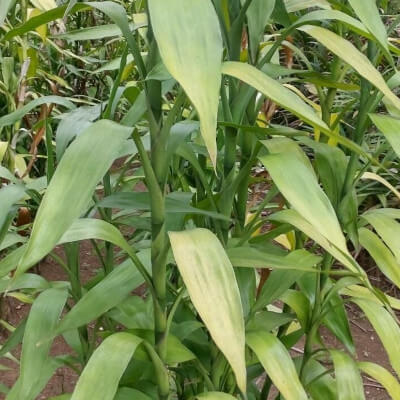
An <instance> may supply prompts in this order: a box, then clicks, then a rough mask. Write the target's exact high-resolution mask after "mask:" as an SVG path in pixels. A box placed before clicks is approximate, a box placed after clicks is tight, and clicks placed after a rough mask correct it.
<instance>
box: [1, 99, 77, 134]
mask: <svg viewBox="0 0 400 400" xmlns="http://www.w3.org/2000/svg"><path fill="white" fill-rule="evenodd" d="M42 104H59V105H60V106H64V107H66V108H68V109H73V108H75V106H74V104H73V103H71V102H70V101H69V100H67V99H65V98H64V97H60V96H43V97H38V98H37V99H35V100H32V101H30V102H29V103H28V104H26V105H24V106H23V107H20V108H18V109H17V110H15V111H14V112H12V113H10V114H7V115H5V116H4V117H1V118H0V129H1V128H3V127H4V126H7V125H12V124H15V123H16V122H17V121H19V120H20V119H21V118H22V117H23V116H24V115H25V114H27V113H28V112H30V111H32V110H33V109H34V108H36V107H38V106H40V105H42Z"/></svg>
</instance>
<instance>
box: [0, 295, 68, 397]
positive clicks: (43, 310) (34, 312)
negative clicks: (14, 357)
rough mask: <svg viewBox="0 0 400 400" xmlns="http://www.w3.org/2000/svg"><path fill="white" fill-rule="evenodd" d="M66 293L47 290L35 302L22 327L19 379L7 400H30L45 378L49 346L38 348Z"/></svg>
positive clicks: (53, 325) (58, 313)
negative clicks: (41, 380)
mask: <svg viewBox="0 0 400 400" xmlns="http://www.w3.org/2000/svg"><path fill="white" fill-rule="evenodd" d="M67 295H68V292H67V291H66V290H60V289H49V290H46V291H44V292H43V293H41V294H40V296H39V297H38V298H37V299H36V300H35V301H34V303H33V305H32V309H31V311H30V313H29V317H28V320H27V323H26V327H25V334H24V338H23V342H22V353H21V362H20V376H19V378H18V381H17V383H16V384H15V385H14V386H13V389H12V390H11V392H10V393H9V395H8V396H7V399H8V400H10V399H24V400H30V399H31V400H33V399H34V398H35V397H36V395H37V393H36V386H38V385H39V382H40V379H41V375H42V374H44V370H45V369H46V363H47V362H48V354H49V351H50V347H51V344H52V342H51V341H47V342H46V343H42V344H40V345H39V342H40V341H41V340H43V338H45V337H46V336H47V335H48V333H49V331H51V330H52V329H54V327H55V325H56V324H57V322H58V319H59V317H60V314H61V311H62V310H63V308H64V304H65V302H66V300H67Z"/></svg>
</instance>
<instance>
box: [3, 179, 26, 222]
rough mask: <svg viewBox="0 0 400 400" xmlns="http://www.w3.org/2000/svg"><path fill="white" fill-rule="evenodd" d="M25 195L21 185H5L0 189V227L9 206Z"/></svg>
mask: <svg viewBox="0 0 400 400" xmlns="http://www.w3.org/2000/svg"><path fill="white" fill-rule="evenodd" d="M24 195H25V187H24V186H22V185H7V186H5V187H3V188H1V189H0V204H1V208H0V228H1V227H2V226H3V224H4V222H5V220H6V218H7V214H8V213H9V211H10V209H11V206H12V205H13V204H15V203H16V202H17V201H19V200H21V199H22V198H23V197H24Z"/></svg>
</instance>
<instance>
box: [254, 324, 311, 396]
mask: <svg viewBox="0 0 400 400" xmlns="http://www.w3.org/2000/svg"><path fill="white" fill-rule="evenodd" d="M246 342H247V344H248V346H249V347H250V348H251V349H252V350H253V351H254V353H255V354H256V355H257V357H258V359H259V360H260V362H261V364H262V366H263V367H264V369H265V371H266V372H267V374H268V375H269V377H270V378H271V380H272V382H273V383H274V385H275V386H276V387H277V388H278V390H279V391H280V392H281V393H282V395H283V396H284V398H285V399H286V400H306V399H308V397H307V394H306V392H305V390H304V388H303V386H302V385H301V383H300V380H299V377H298V375H297V372H296V368H295V366H294V364H293V361H292V359H291V358H290V355H289V353H288V351H287V350H286V348H285V346H284V345H283V344H282V343H281V342H280V341H279V339H277V338H276V336H274V335H272V334H271V333H267V332H250V333H248V334H247V335H246Z"/></svg>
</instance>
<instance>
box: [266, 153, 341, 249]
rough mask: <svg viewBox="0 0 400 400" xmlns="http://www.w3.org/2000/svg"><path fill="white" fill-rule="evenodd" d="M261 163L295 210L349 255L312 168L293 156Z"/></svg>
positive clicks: (275, 156) (277, 156)
mask: <svg viewBox="0 0 400 400" xmlns="http://www.w3.org/2000/svg"><path fill="white" fill-rule="evenodd" d="M261 162H262V163H263V164H264V165H265V166H266V168H267V169H268V172H269V173H270V175H271V177H272V179H273V181H274V182H275V184H276V186H277V187H278V188H279V190H280V191H281V193H282V194H283V196H285V198H286V199H287V200H288V201H289V203H290V204H291V205H292V207H293V208H294V209H295V210H296V211H297V212H298V213H299V214H300V215H302V216H303V217H304V219H306V220H307V221H308V222H309V223H310V224H311V225H312V226H314V227H315V228H316V229H317V230H318V231H319V232H320V233H321V234H322V235H323V236H325V238H328V239H329V240H330V241H331V242H332V243H333V244H334V245H335V246H336V247H337V248H338V249H340V250H341V251H343V252H344V253H347V247H346V241H345V238H344V235H343V233H342V230H341V228H340V225H339V222H338V219H337V216H336V214H335V210H334V209H333V206H332V204H331V203H330V201H329V199H328V197H327V196H326V194H325V193H324V192H323V190H322V189H321V187H320V186H319V184H318V181H317V180H316V178H315V175H313V174H312V173H311V172H310V170H309V168H307V167H306V166H305V165H304V163H302V162H301V161H300V160H299V159H298V158H297V157H292V156H291V153H290V152H281V153H276V154H270V155H268V156H263V157H261ZM305 187H306V188H307V191H305V190H304V188H305Z"/></svg>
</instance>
